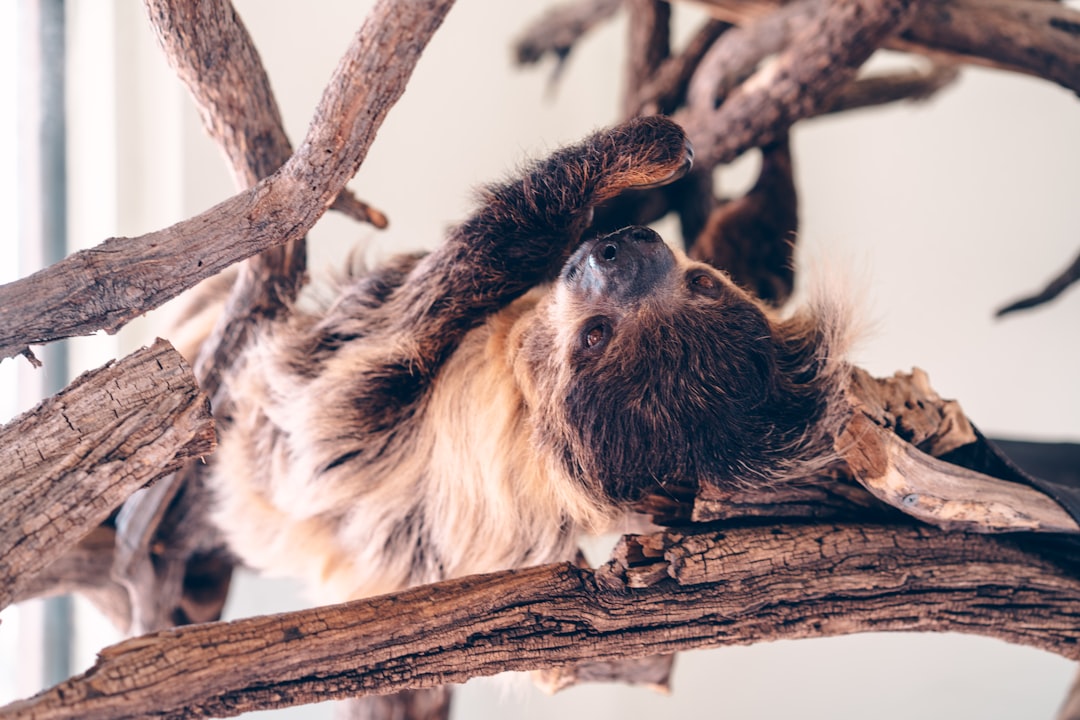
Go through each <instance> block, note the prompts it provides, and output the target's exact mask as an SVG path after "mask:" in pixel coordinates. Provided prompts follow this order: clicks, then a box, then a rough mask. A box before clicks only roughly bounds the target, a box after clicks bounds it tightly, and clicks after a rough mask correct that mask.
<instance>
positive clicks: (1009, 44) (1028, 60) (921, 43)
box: [700, 0, 1080, 93]
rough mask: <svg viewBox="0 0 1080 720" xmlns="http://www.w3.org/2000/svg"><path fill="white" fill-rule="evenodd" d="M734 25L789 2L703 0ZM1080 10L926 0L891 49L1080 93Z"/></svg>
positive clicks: (1025, 2)
mask: <svg viewBox="0 0 1080 720" xmlns="http://www.w3.org/2000/svg"><path fill="white" fill-rule="evenodd" d="M700 2H701V3H702V4H704V5H707V6H708V7H709V9H710V11H711V12H712V13H713V15H714V16H715V17H717V18H719V19H722V20H726V21H728V22H732V23H735V24H739V25H741V24H746V23H752V22H755V21H757V20H760V19H762V18H764V17H766V16H768V14H769V13H771V12H774V11H775V10H776V9H777V8H779V7H782V6H784V5H787V4H788V3H787V2H786V0H700ZM1078 37H1080V12H1078V11H1077V10H1075V9H1073V8H1071V7H1069V6H1068V5H1065V4H1064V3H1057V2H1046V0H926V2H923V3H922V6H921V8H920V9H919V11H918V12H917V13H916V15H915V17H914V18H913V19H912V21H911V23H910V24H909V25H908V27H907V28H906V29H905V30H904V32H903V33H901V34H900V35H898V36H897V37H895V38H891V39H889V40H888V41H886V43H885V45H886V47H889V48H891V49H894V50H904V51H908V52H915V53H919V54H921V55H927V56H929V57H932V58H934V59H936V60H938V61H940V62H943V63H946V64H955V63H971V64H975V65H982V66H985V67H992V68H997V69H1001V70H1009V71H1013V72H1021V73H1025V74H1028V75H1034V76H1036V77H1041V78H1046V79H1048V80H1051V81H1053V82H1056V83H1058V84H1060V85H1062V86H1063V87H1066V88H1068V89H1070V90H1072V91H1073V92H1078V93H1080V42H1078V41H1077V38H1078Z"/></svg>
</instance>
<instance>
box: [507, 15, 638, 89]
mask: <svg viewBox="0 0 1080 720" xmlns="http://www.w3.org/2000/svg"><path fill="white" fill-rule="evenodd" d="M622 2H623V0H584V2H569V3H567V4H565V5H560V6H558V7H555V8H552V9H551V10H549V11H548V12H547V14H545V15H544V16H543V17H541V18H540V19H539V20H537V21H536V22H535V23H533V24H532V25H531V26H530V27H529V29H528V30H526V31H525V33H524V34H522V36H521V37H520V38H519V39H518V41H517V42H516V43H515V45H514V54H515V56H516V58H517V62H518V64H520V65H531V64H533V63H536V62H539V61H540V60H541V59H542V58H543V57H545V56H546V55H549V54H550V55H554V56H555V58H556V59H557V65H556V69H555V73H556V76H557V75H558V73H559V71H560V70H561V68H562V64H563V62H565V60H566V58H567V56H569V54H570V51H571V50H572V49H573V47H574V45H575V44H576V43H577V41H578V40H579V39H581V38H582V37H583V36H584V35H585V34H586V33H588V32H589V30H591V29H592V28H594V27H595V26H596V25H598V24H600V23H602V22H604V21H605V20H607V19H608V18H610V17H611V16H612V15H614V14H615V13H616V12H617V11H618V10H619V8H620V7H622Z"/></svg>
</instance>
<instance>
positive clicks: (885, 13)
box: [675, 0, 919, 166]
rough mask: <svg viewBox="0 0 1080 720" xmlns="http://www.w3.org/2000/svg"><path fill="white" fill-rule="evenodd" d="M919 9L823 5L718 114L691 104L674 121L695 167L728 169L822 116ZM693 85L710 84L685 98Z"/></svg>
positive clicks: (843, 2) (878, 1)
mask: <svg viewBox="0 0 1080 720" xmlns="http://www.w3.org/2000/svg"><path fill="white" fill-rule="evenodd" d="M918 4H919V3H918V2H917V0H836V2H830V3H827V4H823V5H822V6H821V8H820V11H819V12H817V13H815V14H814V15H813V19H812V20H808V21H807V22H805V23H803V24H802V26H801V27H800V29H799V31H798V36H797V37H796V38H794V39H793V40H792V42H791V43H790V45H788V46H787V48H786V49H785V50H784V51H783V52H782V53H781V54H780V55H779V57H778V58H777V59H776V60H775V62H773V63H771V64H770V65H767V66H766V67H765V68H762V69H761V70H758V71H757V72H755V73H754V74H753V75H752V76H751V77H750V78H749V79H748V80H747V81H746V82H744V83H742V84H741V85H739V86H738V87H737V88H735V89H734V90H732V91H731V92H729V93H727V94H726V95H725V96H724V98H723V102H722V103H720V105H719V106H718V107H717V106H716V105H715V103H710V102H707V101H701V102H698V103H693V102H692V103H691V105H690V106H689V107H688V108H686V109H684V110H682V111H680V112H678V113H676V115H675V118H676V119H677V120H679V121H680V122H682V124H683V126H684V127H685V128H686V130H687V134H688V135H689V136H690V139H691V142H693V144H694V152H695V155H694V157H695V161H696V162H701V163H702V164H703V165H705V166H712V165H716V164H721V163H727V162H730V161H732V160H734V159H735V158H737V157H738V156H739V155H741V154H742V153H744V152H745V151H746V150H748V149H749V148H751V147H756V146H759V145H764V144H768V143H770V142H774V141H776V140H777V139H779V138H780V137H781V136H782V135H783V133H785V132H786V130H787V129H788V128H789V127H791V125H792V124H793V123H795V122H796V121H797V120H801V119H803V118H806V117H811V116H813V115H817V114H820V113H821V112H823V111H824V110H825V109H826V108H827V107H828V105H829V102H830V101H831V100H832V98H833V97H834V96H835V94H836V93H837V92H839V91H840V90H841V89H842V88H843V87H844V86H845V85H846V84H847V83H848V82H850V81H851V80H852V79H853V78H854V76H855V72H856V71H857V70H858V68H859V67H860V66H861V65H862V64H863V63H864V62H865V61H866V60H867V58H869V57H870V55H871V54H872V53H873V52H874V51H875V50H876V49H877V48H878V47H880V45H881V44H882V43H883V42H884V41H885V40H886V39H887V38H888V37H889V36H891V35H894V34H896V33H897V32H899V31H900V30H901V29H902V28H903V27H904V25H905V24H906V23H907V22H909V21H910V19H911V17H912V16H913V15H914V13H915V11H916V10H917V8H918ZM728 35H730V33H725V34H724V35H723V36H721V39H720V41H718V43H719V42H723V39H724V37H726V36H728ZM704 62H705V61H703V63H704ZM699 71H700V69H699ZM699 83H700V84H701V85H703V86H708V85H710V84H712V83H710V78H708V77H705V76H703V77H701V78H700V79H699V78H697V77H695V79H694V81H693V82H692V87H691V93H693V86H695V85H698V84H699Z"/></svg>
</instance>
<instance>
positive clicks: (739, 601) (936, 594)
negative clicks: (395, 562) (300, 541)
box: [0, 523, 1080, 720]
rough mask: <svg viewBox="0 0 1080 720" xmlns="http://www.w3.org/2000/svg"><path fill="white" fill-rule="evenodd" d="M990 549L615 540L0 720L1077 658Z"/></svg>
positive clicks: (1064, 611)
mask: <svg viewBox="0 0 1080 720" xmlns="http://www.w3.org/2000/svg"><path fill="white" fill-rule="evenodd" d="M1064 557H1065V556H1064V555H1062V556H1056V557H1055V556H1052V555H1050V554H1045V553H1035V552H1031V551H1029V550H1026V549H1025V548H1024V547H1022V546H1021V545H1019V544H1017V543H1013V542H1009V541H1007V540H1003V539H1001V538H996V537H990V536H981V535H967V534H964V533H944V532H941V531H939V530H936V529H934V528H929V527H915V526H905V525H894V526H876V525H844V524H829V523H823V524H818V525H776V526H771V527H756V528H754V527H750V528H732V529H726V530H724V531H722V532H715V531H713V532H698V533H686V534H683V533H660V534H655V535H649V536H640V537H630V538H627V539H626V540H625V541H624V543H623V545H622V547H621V548H620V549H619V551H618V552H617V554H616V558H615V559H613V560H612V562H611V563H609V564H608V565H607V566H605V567H603V568H601V569H599V570H597V571H595V572H593V571H589V570H583V569H580V568H577V567H575V566H573V565H571V564H558V565H547V566H542V567H537V568H532V569H528V570H521V571H508V572H502V573H496V574H492V575H485V576H473V577H468V578H461V579H458V580H451V581H447V582H444V583H439V584H436V585H429V586H424V587H420V588H416V589H413V590H409V591H405V592H400V593H395V594H392V595H387V596H383V597H378V598H372V599H370V600H363V601H358V602H353V603H348V604H344V605H338V606H331V607H323V608H316V609H312V610H304V611H300V612H293V613H285V614H280V615H271V616H264V617H257V618H250V619H245V620H237V621H234V622H229V623H211V624H206V625H199V626H189V627H183V628H176V629H173V630H168V631H163V632H159V633H154V634H152V635H147V636H144V637H140V638H135V639H132V640H128V641H125V642H122V643H120V644H118V645H115V646H113V647H111V648H107V649H105V650H104V651H102V653H101V654H100V656H99V659H98V662H97V663H96V664H95V666H94V667H93V668H91V669H90V670H89V671H87V672H86V673H85V674H83V675H80V676H78V677H75V678H72V679H70V680H68V681H66V682H64V683H61V684H60V685H58V686H56V687H55V688H52V689H50V690H47V691H45V692H43V693H41V694H39V695H37V696H36V697H33V698H30V699H27V700H23V701H19V702H16V703H13V704H11V705H9V706H7V707H6V708H3V709H0V718H29V717H34V718H38V719H39V720H48V719H51V718H71V717H79V718H133V717H141V716H144V715H146V714H153V715H154V716H156V717H163V718H179V717H191V716H205V715H234V714H239V713H241V712H246V711H249V710H255V709H262V708H272V707H282V706H286V705H295V704H299V703H304V702H315V701H322V700H328V699H332V698H342V697H348V696H353V695H366V694H371V693H387V692H395V691H400V690H406V689H416V688H425V687H431V686H434V685H439V684H445V683H454V682H462V681H464V680H466V679H468V678H470V677H476V676H483V675H490V674H494V673H498V672H502V671H506V670H532V669H540V668H549V667H554V666H558V665H563V664H566V663H570V662H575V663H576V662H580V661H583V660H608V659H614V658H624V657H643V656H649V655H658V654H664V653H669V652H672V651H675V650H682V649H689V648H697V647H716V646H722V645H732V644H746V643H753V642H760V641H765V640H776V639H781V638H806V637H823V636H830V635H841V634H847V633H852V632H861V631H870V630H874V631H890V630H894V631H896V630H915V631H956V632H966V633H979V634H983V635H987V636H990V637H997V638H1001V639H1004V640H1007V641H1010V642H1016V643H1022V644H1026V645H1030V646H1033V647H1038V648H1042V649H1044V650H1048V651H1050V652H1055V653H1059V654H1061V655H1064V656H1066V657H1070V658H1077V657H1080V651H1078V649H1077V648H1080V644H1078V641H1080V631H1078V630H1077V628H1080V622H1078V619H1080V581H1078V580H1077V579H1076V575H1075V568H1073V567H1071V566H1070V565H1069V564H1068V562H1067V561H1066V560H1065V559H1063V558H1064Z"/></svg>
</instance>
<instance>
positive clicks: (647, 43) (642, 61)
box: [623, 0, 671, 118]
mask: <svg viewBox="0 0 1080 720" xmlns="http://www.w3.org/2000/svg"><path fill="white" fill-rule="evenodd" d="M625 3H626V8H627V11H628V12H629V14H630V23H629V37H628V39H627V53H626V80H625V82H626V86H625V87H624V88H623V116H624V117H626V118H631V117H634V116H635V115H637V110H638V107H639V106H640V105H641V101H640V100H639V92H640V91H641V89H642V88H644V87H645V85H646V84H647V83H648V82H649V81H650V80H651V79H652V78H653V76H654V75H655V74H656V72H657V70H659V68H660V66H661V65H662V64H663V62H664V61H665V60H667V59H668V56H669V55H671V6H670V5H668V3H667V2H662V1H661V0H625Z"/></svg>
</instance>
